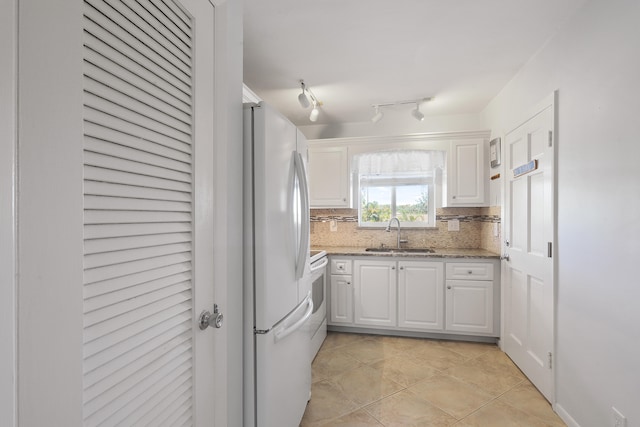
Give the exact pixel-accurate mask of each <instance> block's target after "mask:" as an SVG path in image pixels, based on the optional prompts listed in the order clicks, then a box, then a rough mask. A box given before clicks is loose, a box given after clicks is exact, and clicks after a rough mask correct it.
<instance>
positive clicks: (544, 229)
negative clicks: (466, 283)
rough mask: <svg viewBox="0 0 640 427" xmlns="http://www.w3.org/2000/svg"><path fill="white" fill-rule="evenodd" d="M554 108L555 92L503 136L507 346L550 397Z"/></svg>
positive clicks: (504, 287) (537, 385) (503, 278)
mask: <svg viewBox="0 0 640 427" xmlns="http://www.w3.org/2000/svg"><path fill="white" fill-rule="evenodd" d="M554 108H555V102H554V97H553V96H551V97H549V98H548V99H547V100H545V102H543V103H542V104H541V106H540V108H538V109H536V112H535V114H532V115H531V116H530V118H529V119H528V120H527V121H526V122H524V123H523V124H522V125H520V126H518V127H517V128H515V129H514V130H512V131H511V132H509V133H508V134H507V135H506V138H505V153H506V155H505V160H506V169H505V205H504V209H505V214H504V219H505V237H504V238H505V248H504V249H505V254H506V255H508V257H509V260H506V261H503V272H504V274H503V276H502V280H503V284H504V285H503V289H504V294H503V296H504V298H503V304H504V317H503V319H504V333H503V335H502V346H503V349H504V350H505V352H506V353H507V354H508V355H509V356H510V357H511V359H513V361H514V362H515V363H516V364H517V365H518V367H519V368H520V369H521V370H522V371H523V372H524V373H525V375H527V377H529V379H530V380H531V381H532V382H533V384H534V385H535V386H536V387H537V388H538V389H539V390H540V391H541V392H542V393H543V394H544V395H545V397H546V398H547V399H548V400H549V401H551V402H553V364H552V357H553V343H554V309H553V307H554V281H553V271H554V266H553V258H552V256H553V252H552V249H553V244H554V235H555V233H554V229H555V224H554V217H555V215H554V191H555V187H554V182H555V181H554V146H555V142H554V135H555V132H554ZM518 168H520V169H519V170H518ZM514 170H515V173H514ZM515 175H518V176H515Z"/></svg>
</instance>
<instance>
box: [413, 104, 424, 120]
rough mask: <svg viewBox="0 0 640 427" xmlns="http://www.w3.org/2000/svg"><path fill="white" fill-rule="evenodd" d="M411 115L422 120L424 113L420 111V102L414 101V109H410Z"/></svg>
mask: <svg viewBox="0 0 640 427" xmlns="http://www.w3.org/2000/svg"><path fill="white" fill-rule="evenodd" d="M411 115H412V116H413V117H415V119H416V120H417V121H419V122H421V121H423V120H424V114H422V113H421V112H420V104H419V103H417V102H416V109H415V110H412V111H411Z"/></svg>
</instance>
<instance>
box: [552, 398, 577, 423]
mask: <svg viewBox="0 0 640 427" xmlns="http://www.w3.org/2000/svg"><path fill="white" fill-rule="evenodd" d="M553 410H554V411H556V414H558V416H559V417H560V418H561V419H562V421H564V422H565V424H566V425H567V426H568V427H580V424H578V422H577V421H576V420H574V419H573V417H572V416H571V415H569V413H568V412H567V411H566V410H565V409H564V408H563V407H562V405H560V404H559V403H556V404H554V405H553Z"/></svg>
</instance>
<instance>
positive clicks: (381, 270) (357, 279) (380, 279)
mask: <svg viewBox="0 0 640 427" xmlns="http://www.w3.org/2000/svg"><path fill="white" fill-rule="evenodd" d="M353 270H354V272H353V281H354V286H353V289H354V303H355V307H354V308H355V310H354V314H355V316H354V323H355V324H356V325H365V326H384V327H390V326H396V325H397V321H396V295H397V290H396V286H397V279H396V262H395V261H374V260H371V261H369V260H366V261H355V262H354V263H353Z"/></svg>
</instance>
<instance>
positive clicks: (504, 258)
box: [500, 254, 509, 261]
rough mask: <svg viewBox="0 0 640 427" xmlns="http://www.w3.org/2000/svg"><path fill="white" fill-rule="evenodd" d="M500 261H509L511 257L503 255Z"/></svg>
mask: <svg viewBox="0 0 640 427" xmlns="http://www.w3.org/2000/svg"><path fill="white" fill-rule="evenodd" d="M500 259H503V260H505V261H509V255H507V254H504V255H502V256H501V257H500Z"/></svg>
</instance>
